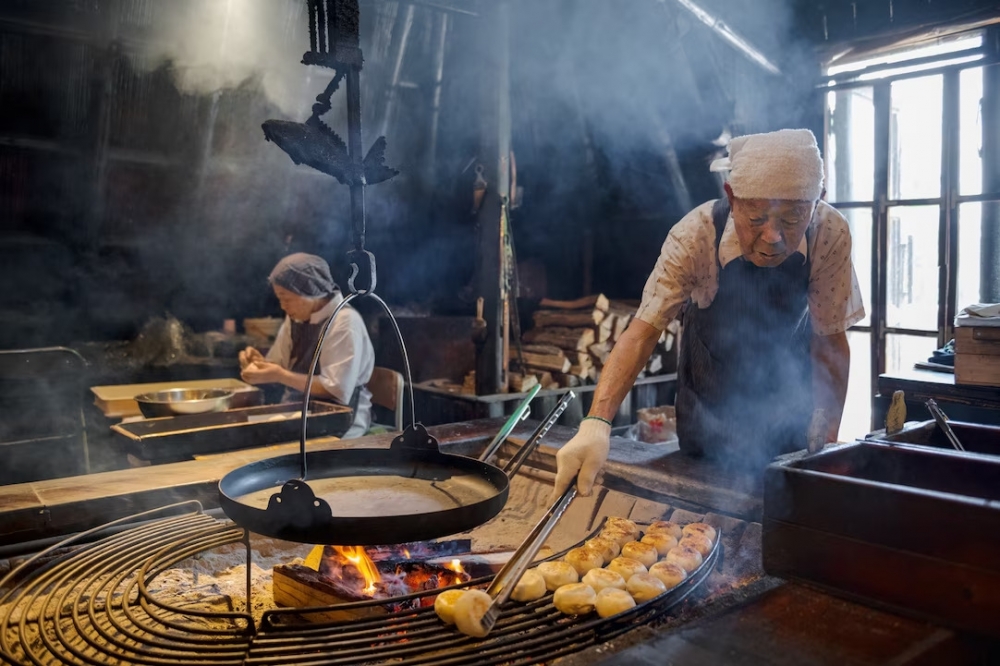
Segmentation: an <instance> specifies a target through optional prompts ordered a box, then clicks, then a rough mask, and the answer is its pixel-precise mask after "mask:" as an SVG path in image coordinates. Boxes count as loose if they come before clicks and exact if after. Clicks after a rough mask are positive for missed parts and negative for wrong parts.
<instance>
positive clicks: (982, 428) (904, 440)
mask: <svg viewBox="0 0 1000 666" xmlns="http://www.w3.org/2000/svg"><path fill="white" fill-rule="evenodd" d="M948 425H950V426H951V429H952V430H954V431H955V436H956V437H958V441H959V442H961V443H962V446H963V447H964V448H965V450H966V451H970V452H972V453H984V454H988V455H993V456H997V455H1000V426H995V425H986V424H982V423H966V422H964V421H948ZM865 439H867V440H871V441H879V442H894V443H900V444H915V445H919V446H933V447H935V448H938V449H951V448H952V446H951V443H950V442H948V438H947V437H945V435H944V433H943V432H941V429H940V428H938V427H937V423H935V422H934V421H921V422H920V423H908V424H906V426H905V427H904V428H903V429H902V430H900V431H899V432H897V433H895V434H892V435H888V434H886V432H885V431H884V430H879V431H878V432H874V433H871V434H870V435H868V436H867V437H866V438H865Z"/></svg>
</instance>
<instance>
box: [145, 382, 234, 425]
mask: <svg viewBox="0 0 1000 666" xmlns="http://www.w3.org/2000/svg"><path fill="white" fill-rule="evenodd" d="M232 400H233V391H231V390H229V389H191V388H175V389H167V390H165V391H154V392H152V393H142V394H140V395H137V396H135V401H136V402H137V403H138V404H139V410H140V411H141V412H142V415H143V416H145V417H146V418H156V417H158V416H178V415H180V414H204V413H206V412H224V411H226V410H227V409H229V404H230V403H231V402H232Z"/></svg>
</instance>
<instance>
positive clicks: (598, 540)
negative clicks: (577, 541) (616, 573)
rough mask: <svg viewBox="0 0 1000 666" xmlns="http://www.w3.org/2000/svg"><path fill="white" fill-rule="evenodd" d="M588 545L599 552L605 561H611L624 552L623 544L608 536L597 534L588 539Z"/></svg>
mask: <svg viewBox="0 0 1000 666" xmlns="http://www.w3.org/2000/svg"><path fill="white" fill-rule="evenodd" d="M586 545H588V546H590V547H591V548H593V549H595V550H596V551H597V552H599V553H600V554H601V557H603V558H604V561H605V562H610V561H611V560H613V559H615V558H616V557H618V554H619V553H621V552H622V547H621V544H620V543H618V542H617V541H615V540H614V539H612V538H611V537H607V536H596V537H594V538H593V539H591V540H590V541H588V542H587V543H586Z"/></svg>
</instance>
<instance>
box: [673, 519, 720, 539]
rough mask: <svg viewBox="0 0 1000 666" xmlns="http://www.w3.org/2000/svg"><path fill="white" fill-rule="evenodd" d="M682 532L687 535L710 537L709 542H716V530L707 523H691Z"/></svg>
mask: <svg viewBox="0 0 1000 666" xmlns="http://www.w3.org/2000/svg"><path fill="white" fill-rule="evenodd" d="M681 532H682V533H683V534H685V535H688V534H704V535H705V536H707V537H708V539H709V541H712V542H713V543H714V542H715V537H716V531H715V528H714V527H712V526H711V525H709V524H707V523H689V524H687V525H685V526H684V527H683V529H682V530H681Z"/></svg>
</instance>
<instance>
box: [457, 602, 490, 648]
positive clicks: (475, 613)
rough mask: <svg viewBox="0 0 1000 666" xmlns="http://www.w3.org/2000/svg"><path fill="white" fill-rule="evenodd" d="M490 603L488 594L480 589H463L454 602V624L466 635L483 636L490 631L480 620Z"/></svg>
mask: <svg viewBox="0 0 1000 666" xmlns="http://www.w3.org/2000/svg"><path fill="white" fill-rule="evenodd" d="M492 603H493V599H492V598H490V595H488V594H486V593H485V592H483V591H482V590H465V594H463V595H462V596H461V597H459V598H458V601H456V602H455V612H454V615H455V626H456V627H457V628H458V630H459V631H461V632H462V633H463V634H465V635H466V636H475V637H476V638H483V637H484V636H486V635H487V634H488V633H490V632H489V631H488V630H487V629H486V627H484V626H483V623H482V620H483V616H484V615H486V611H488V610H489V609H490V605H491V604H492Z"/></svg>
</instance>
